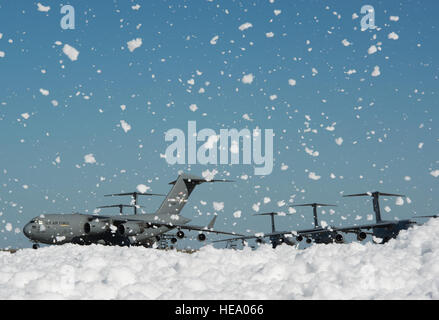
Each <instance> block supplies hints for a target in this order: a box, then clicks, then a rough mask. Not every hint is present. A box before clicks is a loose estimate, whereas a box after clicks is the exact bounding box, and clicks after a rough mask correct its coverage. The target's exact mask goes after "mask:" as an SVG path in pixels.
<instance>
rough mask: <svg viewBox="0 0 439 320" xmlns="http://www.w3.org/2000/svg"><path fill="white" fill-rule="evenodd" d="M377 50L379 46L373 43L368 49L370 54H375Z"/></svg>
mask: <svg viewBox="0 0 439 320" xmlns="http://www.w3.org/2000/svg"><path fill="white" fill-rule="evenodd" d="M377 51H378V49H377V47H376V46H375V45H372V46H370V48H369V49H367V53H368V54H374V53H375V52H377Z"/></svg>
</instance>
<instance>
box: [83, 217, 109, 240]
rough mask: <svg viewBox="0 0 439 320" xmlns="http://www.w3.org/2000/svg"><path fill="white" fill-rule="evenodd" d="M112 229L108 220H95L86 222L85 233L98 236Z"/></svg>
mask: <svg viewBox="0 0 439 320" xmlns="http://www.w3.org/2000/svg"><path fill="white" fill-rule="evenodd" d="M109 229H110V224H109V223H108V222H101V221H99V220H93V221H90V222H86V223H85V224H84V233H85V234H86V235H89V236H96V235H100V234H103V233H106V232H107V231H108V230H109Z"/></svg>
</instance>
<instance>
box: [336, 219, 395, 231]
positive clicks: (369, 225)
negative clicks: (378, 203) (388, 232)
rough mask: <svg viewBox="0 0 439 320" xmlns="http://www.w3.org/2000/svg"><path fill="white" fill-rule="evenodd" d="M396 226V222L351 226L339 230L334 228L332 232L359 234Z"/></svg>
mask: <svg viewBox="0 0 439 320" xmlns="http://www.w3.org/2000/svg"><path fill="white" fill-rule="evenodd" d="M394 224H395V223H394V222H391V221H389V222H380V223H371V224H363V225H358V226H350V227H341V228H338V227H337V228H333V229H332V230H334V231H340V232H346V233H349V232H357V231H360V230H363V229H366V230H369V229H372V228H387V227H390V226H392V225H394Z"/></svg>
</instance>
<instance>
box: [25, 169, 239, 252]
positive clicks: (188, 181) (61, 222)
mask: <svg viewBox="0 0 439 320" xmlns="http://www.w3.org/2000/svg"><path fill="white" fill-rule="evenodd" d="M207 182H230V181H228V180H206V179H203V178H200V177H197V176H194V175H188V174H181V175H179V176H178V178H177V180H175V181H173V182H171V183H170V184H172V185H173V187H172V188H171V190H170V192H169V193H168V194H167V196H166V198H165V200H164V201H163V203H162V204H161V206H160V207H159V209H158V210H157V211H156V212H155V213H154V214H138V215H137V214H134V215H119V216H101V215H90V214H80V213H73V214H44V215H40V216H38V217H35V218H33V219H32V220H31V221H30V222H29V223H27V224H26V225H25V226H24V228H23V233H24V235H25V236H26V237H27V238H29V239H30V240H31V241H32V242H34V245H33V248H35V249H36V248H38V246H39V243H44V244H57V245H61V244H65V243H76V244H84V245H87V244H92V243H97V244H106V245H120V246H129V245H143V246H147V247H150V246H152V245H153V244H154V243H155V242H156V241H158V240H160V236H161V235H163V234H164V233H166V232H168V231H170V230H172V229H177V232H176V236H177V237H178V238H179V239H182V238H184V236H185V235H184V232H183V230H188V231H191V230H195V231H199V234H198V236H197V238H198V240H199V241H204V240H206V235H205V233H209V232H210V233H216V234H227V235H236V233H233V232H225V231H219V230H214V229H213V224H214V223H215V219H216V216H215V217H214V218H213V220H212V221H211V222H210V223H209V224H208V225H207V226H206V227H201V226H193V225H188V224H187V223H188V222H189V221H190V219H188V218H185V217H183V216H181V215H180V212H181V210H182V209H183V207H184V205H185V204H186V202H187V201H188V198H189V196H190V195H191V193H192V191H193V190H194V188H195V187H196V186H197V185H199V184H202V183H207ZM136 197H137V195H136ZM136 207H137V204H136V205H135V208H136Z"/></svg>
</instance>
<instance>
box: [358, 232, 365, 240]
mask: <svg viewBox="0 0 439 320" xmlns="http://www.w3.org/2000/svg"><path fill="white" fill-rule="evenodd" d="M366 237H367V234H366V233H364V232H359V233H357V240H358V241H363V240H364V239H366Z"/></svg>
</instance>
